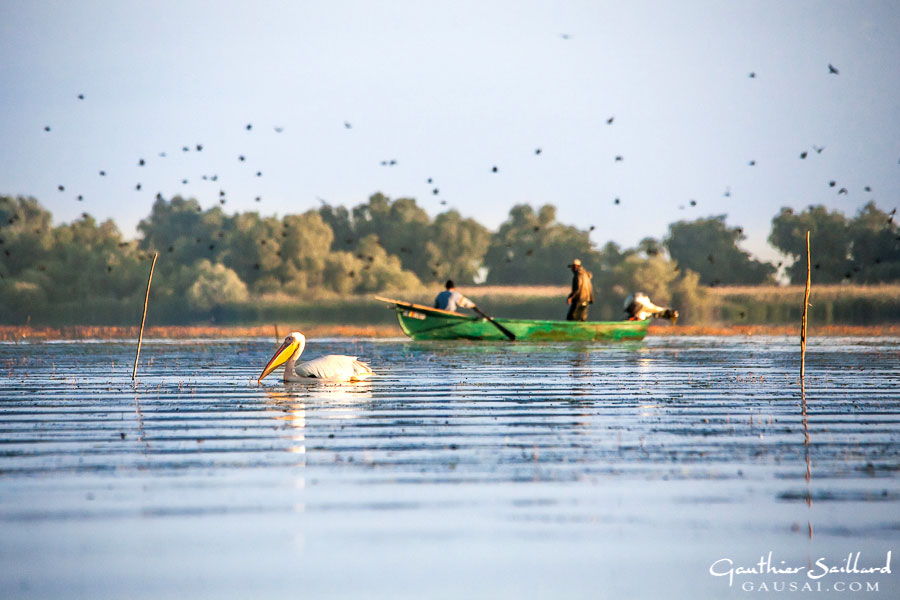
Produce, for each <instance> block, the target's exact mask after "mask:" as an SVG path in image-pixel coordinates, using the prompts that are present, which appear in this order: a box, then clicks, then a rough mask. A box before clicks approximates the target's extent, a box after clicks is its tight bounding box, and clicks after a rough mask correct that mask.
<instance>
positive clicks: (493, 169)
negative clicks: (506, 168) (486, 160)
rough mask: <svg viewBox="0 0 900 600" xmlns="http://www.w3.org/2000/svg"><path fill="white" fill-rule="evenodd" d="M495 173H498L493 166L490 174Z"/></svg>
mask: <svg viewBox="0 0 900 600" xmlns="http://www.w3.org/2000/svg"><path fill="white" fill-rule="evenodd" d="M497 171H498V169H497V165H494V166H493V167H491V173H496V172H497Z"/></svg>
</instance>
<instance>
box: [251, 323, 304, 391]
mask: <svg viewBox="0 0 900 600" xmlns="http://www.w3.org/2000/svg"><path fill="white" fill-rule="evenodd" d="M305 346H306V337H305V336H304V335H303V334H302V333H300V332H299V331H294V332H292V333H290V334H288V336H287V337H286V338H284V343H283V344H281V348H279V349H278V350H277V351H276V352H275V355H274V356H272V358H271V359H270V360H269V362H268V363H267V364H266V368H265V369H263V372H262V374H261V375H260V376H259V379H257V380H256V383H260V382H261V381H262V380H263V378H264V377H265V376H266V375H268V374H269V373H271V372H272V371H274V370H275V369H276V368H278V367H279V366H281V365H283V364H284V363H286V362H287V361H288V360H289V359H290V358H293V359H294V360H297V358H298V357H299V356H300V355H301V354H302V353H303V348H304V347H305Z"/></svg>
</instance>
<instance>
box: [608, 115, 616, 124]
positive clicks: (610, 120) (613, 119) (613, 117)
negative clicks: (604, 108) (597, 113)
mask: <svg viewBox="0 0 900 600" xmlns="http://www.w3.org/2000/svg"><path fill="white" fill-rule="evenodd" d="M615 120H616V117H615V115H613V116H612V117H610V118H608V119H607V120H606V124H607V125H612V124H613V121H615Z"/></svg>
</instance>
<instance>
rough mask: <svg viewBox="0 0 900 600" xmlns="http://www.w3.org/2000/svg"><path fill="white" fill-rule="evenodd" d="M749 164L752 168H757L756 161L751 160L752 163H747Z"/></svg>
mask: <svg viewBox="0 0 900 600" xmlns="http://www.w3.org/2000/svg"><path fill="white" fill-rule="evenodd" d="M747 164H748V165H750V166H751V167H755V166H756V161H755V160H751V161H750V162H749V163H747Z"/></svg>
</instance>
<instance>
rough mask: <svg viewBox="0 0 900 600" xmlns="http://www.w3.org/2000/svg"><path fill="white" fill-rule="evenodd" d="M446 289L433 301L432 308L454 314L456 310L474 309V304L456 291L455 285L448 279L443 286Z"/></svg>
mask: <svg viewBox="0 0 900 600" xmlns="http://www.w3.org/2000/svg"><path fill="white" fill-rule="evenodd" d="M444 287H445V288H447V289H445V290H444V291H443V292H441V293H440V294H438V295H437V298H435V299H434V307H435V308H440V309H442V310H449V311H452V312H456V308H457V307H460V308H475V303H474V302H472V301H471V300H469V299H468V298H466V297H465V296H463V295H462V294H460V293H459V292H457V291H456V289H455V288H456V284H454V283H453V280H452V279H448V280H447V283H446V284H444Z"/></svg>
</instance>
